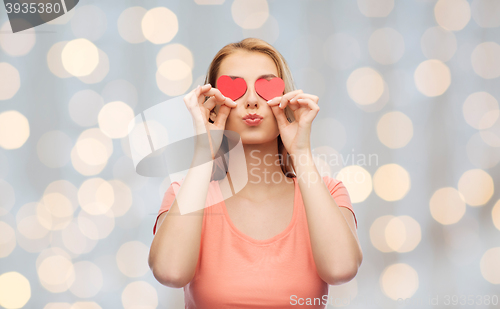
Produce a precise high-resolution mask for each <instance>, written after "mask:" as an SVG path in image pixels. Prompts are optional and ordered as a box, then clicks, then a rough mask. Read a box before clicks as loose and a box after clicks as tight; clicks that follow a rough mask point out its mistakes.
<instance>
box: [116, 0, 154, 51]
mask: <svg viewBox="0 0 500 309" xmlns="http://www.w3.org/2000/svg"><path fill="white" fill-rule="evenodd" d="M147 11H148V10H146V9H145V8H143V7H140V6H133V7H130V8H127V9H125V10H124V11H123V12H122V13H121V14H120V17H118V33H120V36H121V37H122V38H123V39H124V40H125V41H127V42H129V43H132V44H137V43H142V42H144V41H146V38H145V37H144V34H143V33H142V28H141V23H142V18H143V17H144V15H145V14H146V12H147Z"/></svg>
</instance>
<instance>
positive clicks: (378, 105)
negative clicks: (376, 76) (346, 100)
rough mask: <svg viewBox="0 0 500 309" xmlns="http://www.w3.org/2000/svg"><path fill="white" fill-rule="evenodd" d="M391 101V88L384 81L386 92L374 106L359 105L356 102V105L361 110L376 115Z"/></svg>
mask: <svg viewBox="0 0 500 309" xmlns="http://www.w3.org/2000/svg"><path fill="white" fill-rule="evenodd" d="M389 99H391V96H390V94H389V86H388V84H387V82H386V81H385V80H384V91H383V93H382V95H381V96H380V98H379V99H378V100H377V101H375V102H374V103H372V104H368V105H361V104H358V103H356V102H354V103H355V104H356V106H357V107H359V108H360V109H361V110H363V111H365V112H367V113H374V112H378V111H380V110H381V109H382V108H383V107H384V106H385V105H386V104H387V103H388V102H389ZM393 100H394V99H393Z"/></svg>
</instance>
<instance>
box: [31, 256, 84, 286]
mask: <svg viewBox="0 0 500 309" xmlns="http://www.w3.org/2000/svg"><path fill="white" fill-rule="evenodd" d="M37 271H38V277H39V279H40V283H41V284H42V286H43V287H44V288H46V289H47V290H48V291H49V292H52V293H61V292H64V291H67V290H68V288H69V287H70V286H71V284H72V283H73V282H74V280H75V270H74V267H73V263H72V262H71V260H70V259H69V258H67V257H66V256H63V255H51V256H49V257H47V258H45V259H43V260H42V261H41V263H40V266H38V269H37Z"/></svg>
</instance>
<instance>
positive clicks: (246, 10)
mask: <svg viewBox="0 0 500 309" xmlns="http://www.w3.org/2000/svg"><path fill="white" fill-rule="evenodd" d="M231 15H232V16H233V20H234V22H235V23H236V24H237V25H238V26H240V27H241V28H243V29H257V28H259V27H261V26H262V25H263V24H264V23H265V22H266V20H267V18H268V17H269V5H268V3H267V1H266V0H252V1H245V0H235V1H233V4H232V5H231Z"/></svg>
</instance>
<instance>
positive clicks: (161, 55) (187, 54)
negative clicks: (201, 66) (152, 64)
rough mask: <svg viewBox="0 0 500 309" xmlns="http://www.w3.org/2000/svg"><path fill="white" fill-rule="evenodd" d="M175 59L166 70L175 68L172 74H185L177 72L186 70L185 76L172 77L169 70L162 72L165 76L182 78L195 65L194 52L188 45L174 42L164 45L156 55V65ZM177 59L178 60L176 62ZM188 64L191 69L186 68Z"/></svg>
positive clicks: (174, 78) (173, 78)
mask: <svg viewBox="0 0 500 309" xmlns="http://www.w3.org/2000/svg"><path fill="white" fill-rule="evenodd" d="M169 60H174V62H173V63H170V66H167V67H165V68H164V69H165V70H166V71H169V70H173V71H174V73H172V74H176V75H177V74H183V73H182V72H177V71H179V70H182V69H183V70H185V72H184V74H185V75H184V76H182V77H180V78H179V77H170V76H169V73H168V72H164V73H162V74H163V75H164V76H165V77H167V78H170V79H172V80H176V79H182V78H184V77H186V76H187V72H188V71H191V70H192V69H193V67H194V60H193V54H192V53H191V50H189V48H187V47H186V46H184V45H182V44H179V43H174V44H169V45H166V46H164V47H163V48H162V49H161V50H160V52H158V55H157V56H156V65H157V66H158V67H160V66H161V65H162V64H163V63H164V62H166V61H169ZM176 61H177V62H176ZM186 65H187V66H188V67H189V69H186V68H185V66H186Z"/></svg>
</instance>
